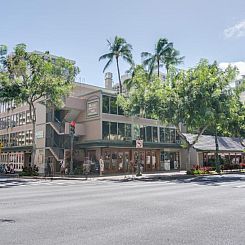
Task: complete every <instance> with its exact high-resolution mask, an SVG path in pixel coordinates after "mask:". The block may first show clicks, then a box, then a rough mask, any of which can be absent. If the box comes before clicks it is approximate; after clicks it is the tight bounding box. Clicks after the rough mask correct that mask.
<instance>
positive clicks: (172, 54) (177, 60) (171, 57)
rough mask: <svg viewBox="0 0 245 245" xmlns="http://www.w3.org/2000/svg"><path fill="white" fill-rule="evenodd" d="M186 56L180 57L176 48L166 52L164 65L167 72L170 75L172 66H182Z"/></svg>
mask: <svg viewBox="0 0 245 245" xmlns="http://www.w3.org/2000/svg"><path fill="white" fill-rule="evenodd" d="M184 58H185V57H184V56H180V52H179V51H178V50H176V49H174V48H172V49H169V50H167V51H166V53H165V54H164V57H163V63H164V64H165V68H166V71H167V73H168V71H169V69H170V67H171V66H176V65H179V64H182V63H183V61H184Z"/></svg>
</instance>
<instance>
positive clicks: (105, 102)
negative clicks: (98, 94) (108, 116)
mask: <svg viewBox="0 0 245 245" xmlns="http://www.w3.org/2000/svg"><path fill="white" fill-rule="evenodd" d="M102 103H103V105H102V112H103V113H110V97H109V96H106V95H103V102H102Z"/></svg>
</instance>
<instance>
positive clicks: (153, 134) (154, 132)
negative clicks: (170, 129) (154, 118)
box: [152, 127, 158, 142]
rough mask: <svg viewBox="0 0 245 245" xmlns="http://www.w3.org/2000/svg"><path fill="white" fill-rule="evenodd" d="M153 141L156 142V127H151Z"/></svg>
mask: <svg viewBox="0 0 245 245" xmlns="http://www.w3.org/2000/svg"><path fill="white" fill-rule="evenodd" d="M152 136H153V142H158V132H157V127H152Z"/></svg>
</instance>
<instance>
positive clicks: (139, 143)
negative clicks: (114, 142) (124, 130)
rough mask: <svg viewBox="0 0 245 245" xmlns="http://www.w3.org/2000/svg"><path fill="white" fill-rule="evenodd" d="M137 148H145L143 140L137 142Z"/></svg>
mask: <svg viewBox="0 0 245 245" xmlns="http://www.w3.org/2000/svg"><path fill="white" fill-rule="evenodd" d="M136 148H143V140H136Z"/></svg>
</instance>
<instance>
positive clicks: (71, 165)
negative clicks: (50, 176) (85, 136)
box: [70, 133, 74, 175]
mask: <svg viewBox="0 0 245 245" xmlns="http://www.w3.org/2000/svg"><path fill="white" fill-rule="evenodd" d="M73 143H74V133H71V161H70V175H73V174H74V172H73Z"/></svg>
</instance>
